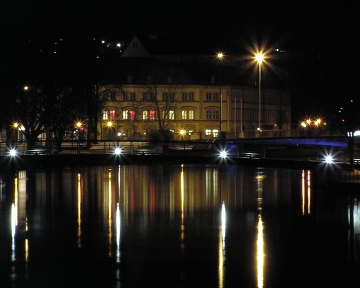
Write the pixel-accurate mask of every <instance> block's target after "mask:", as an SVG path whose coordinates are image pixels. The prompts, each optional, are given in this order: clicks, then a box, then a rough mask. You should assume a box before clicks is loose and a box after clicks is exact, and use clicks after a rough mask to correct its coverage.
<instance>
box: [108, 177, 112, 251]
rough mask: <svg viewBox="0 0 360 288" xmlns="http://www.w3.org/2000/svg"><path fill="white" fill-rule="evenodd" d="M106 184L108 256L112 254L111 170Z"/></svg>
mask: <svg viewBox="0 0 360 288" xmlns="http://www.w3.org/2000/svg"><path fill="white" fill-rule="evenodd" d="M108 186H109V194H108V195H109V207H108V208H109V217H108V223H109V230H108V231H109V256H110V257H111V256H112V251H111V248H110V247H111V245H112V216H111V205H112V203H111V171H109V176H108Z"/></svg>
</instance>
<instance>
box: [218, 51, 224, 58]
mask: <svg viewBox="0 0 360 288" xmlns="http://www.w3.org/2000/svg"><path fill="white" fill-rule="evenodd" d="M217 58H218V59H220V60H221V59H222V58H224V54H223V53H221V52H220V53H218V54H217Z"/></svg>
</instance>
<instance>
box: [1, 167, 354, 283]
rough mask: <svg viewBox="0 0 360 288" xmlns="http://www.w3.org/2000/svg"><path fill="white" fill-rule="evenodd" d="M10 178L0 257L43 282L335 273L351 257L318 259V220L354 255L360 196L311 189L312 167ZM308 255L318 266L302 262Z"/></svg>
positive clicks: (14, 275)
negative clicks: (339, 195)
mask: <svg viewBox="0 0 360 288" xmlns="http://www.w3.org/2000/svg"><path fill="white" fill-rule="evenodd" d="M9 178H10V179H11V181H8V182H7V185H6V186H5V185H4V187H6V189H7V190H4V191H2V193H1V195H2V196H1V206H0V208H1V209H0V213H1V214H0V217H1V221H0V228H1V234H0V240H1V243H2V245H0V252H1V254H0V255H2V257H3V258H1V260H0V265H2V267H8V266H7V262H6V261H5V260H3V259H9V263H10V262H11V265H9V268H8V269H9V270H7V272H6V273H8V274H7V275H8V278H9V279H10V278H11V279H12V280H11V281H12V282H11V285H8V286H9V287H11V286H16V285H17V286H19V287H21V286H24V287H25V286H31V285H32V284H34V283H35V284H39V283H38V282H37V281H40V278H41V281H44V283H45V284H46V285H47V286H48V287H53V286H54V285H55V280H56V281H57V282H59V284H58V286H63V287H69V286H76V285H77V286H84V285H85V286H89V287H90V286H94V285H95V286H98V287H120V286H122V287H150V286H151V287H161V286H162V287H201V286H203V287H214V286H217V287H237V286H244V287H254V286H257V287H267V286H273V287H276V286H281V285H280V282H279V283H274V281H275V280H274V279H282V280H284V277H288V279H287V280H288V281H286V279H285V280H284V281H285V283H287V284H289V283H294V282H291V281H292V280H293V279H292V278H296V280H297V281H298V282H299V283H301V281H305V280H302V279H305V278H306V277H304V278H301V279H298V278H299V277H300V276H297V275H299V274H301V273H297V272H296V271H299V270H301V269H303V270H301V271H302V272H303V275H307V274H306V273H310V275H311V273H315V272H313V271H319V270H320V269H319V268H318V267H322V266H325V267H326V269H327V270H329V271H331V272H329V274H330V275H329V274H327V277H330V278H331V277H332V275H331V274H332V272H334V271H335V270H331V269H335V268H332V266H334V267H342V266H343V265H344V264H347V265H348V263H343V262H341V263H339V264H338V265H336V263H337V262H336V261H339V260H338V259H344V258H341V257H339V255H338V254H337V255H334V259H336V260H334V262H332V266H330V265H328V264H327V263H325V262H319V261H320V260H319V259H324V258H329V257H330V256H329V255H331V253H333V252H332V250H329V251H328V250H326V251H325V252H323V254H321V255H320V256H323V255H326V257H320V256H319V257H314V258H312V254H316V253H320V252H318V251H322V250H321V249H324V248H323V246H317V243H318V242H319V243H323V241H318V242H317V241H315V240H314V239H313V238H311V237H313V235H316V233H318V230H319V229H322V230H321V231H325V232H324V233H320V234H321V239H323V237H326V238H327V239H331V240H332V241H337V242H336V243H337V244H338V245H337V246H335V247H342V246H341V245H343V243H345V244H346V245H345V246H346V247H345V251H346V252H345V254H346V253H351V254H350V256H351V257H352V259H353V263H356V259H357V257H358V256H359V255H358V252H357V251H358V250H359V249H358V248H359V247H360V245H359V241H358V239H359V237H358V235H360V224H359V223H360V220H359V219H360V216H359V215H360V213H359V209H360V205H359V201H358V199H357V198H356V197H352V198H348V199H347V201H348V202H347V203H346V204H343V202H341V201H335V200H333V199H332V198H331V197H330V196H329V195H331V194H324V196H323V197H319V196H318V197H317V198H315V197H313V196H312V194H314V191H313V190H312V189H313V188H312V186H311V178H312V177H311V172H310V171H307V170H303V171H301V170H300V171H291V170H282V169H255V168H254V169H253V168H244V167H238V166H228V167H218V166H213V165H206V166H202V165H154V166H141V165H139V166H135V165H134V166H132V165H128V166H115V167H78V168H69V167H66V168H63V169H59V170H55V171H52V172H49V171H42V170H37V171H30V172H29V171H20V172H19V173H18V174H17V175H16V176H15V177H13V178H11V177H9ZM4 195H5V196H4ZM313 199H320V200H322V201H321V202H319V203H317V204H316V205H314V203H312V202H311V201H314V200H313ZM7 201H8V202H7ZM344 201H345V200H344ZM329 203H330V204H331V205H332V206H331V205H330V204H329ZM341 205H343V206H341ZM49 207H50V208H51V209H49ZM321 207H326V209H325V208H323V210H324V211H325V212H323V211H322V210H321ZM328 207H336V209H333V210H331V212H330V213H329V211H328V210H327V209H328ZM311 209H312V210H311ZM313 210H315V212H314V211H313ZM345 211H346V212H345ZM310 212H311V213H310ZM303 215H309V216H307V217H303ZM313 215H316V217H311V216H313ZM329 215H333V219H337V221H339V222H340V224H339V223H338V225H339V227H346V229H348V227H350V229H349V230H345V231H349V233H348V235H345V234H346V233H345V234H344V233H343V234H342V233H340V232H341V231H343V230H342V229H339V231H340V232H339V231H337V232H339V233H335V232H336V231H334V229H336V227H334V225H332V224H333V223H332V222H331V221H330V220H329V219H331V218H330V217H329ZM339 215H340V216H339ZM344 215H345V216H344ZM321 216H322V217H321ZM346 216H347V217H346ZM219 218H220V219H219ZM344 218H346V219H344ZM319 219H320V220H319ZM339 219H340V220H339ZM327 221H329V222H327ZM341 221H342V222H341ZM4 223H8V224H4ZM349 224H350V225H349ZM6 225H8V226H6ZM327 227H331V229H326V228H327ZM7 228H8V230H6V229H7ZM307 229H311V230H307ZM4 231H8V232H6V233H5V232H4ZM290 232H291V233H290ZM325 233H330V234H331V237H327V236H329V235H327V234H325ZM6 235H7V236H6ZM334 235H335V236H334ZM337 235H338V237H340V238H339V239H338V240H336V237H337ZM6 237H8V240H6V239H7V238H6ZM341 237H343V238H341ZM346 238H348V239H347V240H348V241H346ZM299 239H300V240H299ZM322 245H323V244H322ZM329 245H330V244H329ZM313 246H314V247H313ZM331 247H332V246H331ZM324 250H325V249H324ZM338 250H339V249H338ZM297 251H300V252H297ZM302 252H303V253H302ZM297 253H298V254H297ZM337 253H339V254H340V256H343V254H341V253H342V251H338V252H337ZM293 254H294V255H295V256H294V257H292V256H291V255H293ZM345 258H346V257H345ZM279 259H280V260H279ZM312 261H313V262H314V264H309V263H313V262H312ZM57 263H58V264H57ZM334 263H335V265H334ZM340 264H341V265H340ZM51 265H55V269H53V268H51V269H50V268H47V267H51ZM309 265H310V266H311V265H313V267H316V268H317V269H311V267H310V268H309V270H305V272H304V269H306V268H304V267H307V266H309ZM293 266H294V267H295V268H296V269H295V268H294V272H292V270H291V269H290V268H288V267H293ZM324 270H325V268H324ZM309 271H311V272H309ZM39 275H41V276H39ZM57 275H66V276H67V277H64V278H62V279H59V276H57ZM321 276H324V275H321ZM323 278H324V277H323ZM323 278H321V279H323ZM36 279H39V280H36ZM69 279H72V280H69ZM309 279H310V278H309ZM313 279H318V278H317V275H315V276H314V277H313ZM319 279H320V277H319ZM19 281H20V282H19ZM71 281H75V282H76V283H75V282H74V283H73V282H71ZM294 281H295V280H294ZM57 282H56V283H57ZM19 283H20V284H26V285H18V284H19ZM79 283H81V285H80V284H79ZM302 283H303V284H304V283H305V282H302ZM13 284H14V285H13ZM27 284H28V285H27ZM276 284H279V285H276ZM56 285H57V284H56ZM299 285H300V284H299ZM5 286H6V285H5ZM5 286H4V287H5ZM35 286H36V285H35Z"/></svg>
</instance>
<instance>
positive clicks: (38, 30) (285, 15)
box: [0, 0, 360, 109]
mask: <svg viewBox="0 0 360 288" xmlns="http://www.w3.org/2000/svg"><path fill="white" fill-rule="evenodd" d="M0 13H1V15H0V16H1V20H0V21H1V22H0V23H1V26H0V28H1V34H2V35H1V39H2V41H3V44H4V42H10V43H14V45H16V43H17V42H16V41H15V40H19V39H27V38H38V39H42V40H44V41H46V40H47V39H53V38H56V37H67V36H68V35H72V36H75V37H77V36H79V37H80V36H91V37H92V35H98V36H102V37H113V38H117V39H125V38H126V37H132V36H133V35H138V34H143V33H151V34H157V35H160V36H166V37H168V38H170V39H173V42H174V43H176V45H193V46H201V47H208V48H210V49H213V50H214V51H218V50H219V49H231V48H232V47H235V46H240V47H246V46H252V44H253V43H254V42H258V43H260V42H262V43H266V45H268V46H270V47H275V46H276V47H280V48H283V49H286V50H287V51H289V52H292V53H293V54H294V55H301V57H300V58H298V59H296V61H297V62H298V63H297V64H296V65H299V66H298V68H296V69H298V70H299V73H298V77H299V78H303V79H304V88H305V89H304V91H303V94H302V95H301V97H307V98H308V101H309V102H305V101H303V102H302V103H299V105H300V104H301V105H302V106H304V107H305V108H306V106H312V107H316V109H318V108H319V107H320V108H324V107H326V106H327V105H324V103H328V102H332V103H334V102H336V101H338V100H339V99H340V100H341V99H343V98H344V97H358V98H360V97H359V78H360V75H359V68H358V67H359V65H358V64H359V56H358V54H359V52H358V50H359V45H358V43H357V42H358V39H357V38H358V35H359V34H358V33H359V31H358V30H359V29H358V26H360V25H359V20H358V19H359V17H358V15H356V13H357V10H356V9H355V7H353V6H351V4H346V1H343V2H342V3H331V1H316V0H312V1H306V0H304V1H290V0H287V1H281V0H274V1H265V0H259V1H212V0H209V1H206V2H204V1H194V0H193V1H188V0H183V1H176V2H175V1H171V0H167V1H164V0H153V1H150V0H146V1H140V0H131V1H109V0H102V1H77V0H63V1H56V0H53V1H49V0H42V1H40V0H33V1H28V0H18V1H9V0H5V3H2V9H1V12H0ZM7 44H9V43H5V45H7ZM10 45H11V44H10ZM296 61H295V62H296ZM294 65H295V64H294ZM300 70H303V71H302V72H301V71H300ZM308 78H309V79H308ZM304 95H305V96H304ZM298 100H299V99H295V101H298ZM340 100H339V101H340ZM308 103H312V104H308Z"/></svg>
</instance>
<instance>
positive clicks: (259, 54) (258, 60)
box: [255, 52, 264, 137]
mask: <svg viewBox="0 0 360 288" xmlns="http://www.w3.org/2000/svg"><path fill="white" fill-rule="evenodd" d="M255 60H256V61H257V62H258V64H259V126H258V128H257V130H258V131H259V137H260V133H261V63H262V61H263V60H264V54H262V53H261V52H260V53H257V54H256V55H255Z"/></svg>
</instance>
